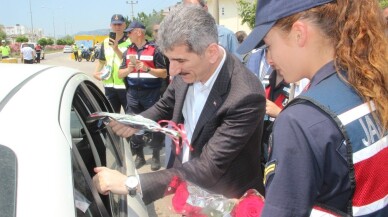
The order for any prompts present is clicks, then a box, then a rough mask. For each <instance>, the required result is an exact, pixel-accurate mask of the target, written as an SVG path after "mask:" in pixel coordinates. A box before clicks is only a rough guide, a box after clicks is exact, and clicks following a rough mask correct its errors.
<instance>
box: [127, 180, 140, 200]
mask: <svg viewBox="0 0 388 217" xmlns="http://www.w3.org/2000/svg"><path fill="white" fill-rule="evenodd" d="M138 184H139V180H138V179H137V177H136V176H134V175H132V176H128V178H127V180H125V186H126V187H127V190H128V194H129V195H130V196H131V197H134V196H135V195H136V189H137V185H138Z"/></svg>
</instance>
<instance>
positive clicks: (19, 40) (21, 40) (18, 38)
mask: <svg viewBox="0 0 388 217" xmlns="http://www.w3.org/2000/svg"><path fill="white" fill-rule="evenodd" d="M16 42H21V43H23V42H28V38H27V37H26V36H24V35H19V36H18V37H16Z"/></svg>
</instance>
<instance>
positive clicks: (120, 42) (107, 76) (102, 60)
mask: <svg viewBox="0 0 388 217" xmlns="http://www.w3.org/2000/svg"><path fill="white" fill-rule="evenodd" d="M110 27H111V30H112V31H113V32H115V33H116V38H115V39H110V38H109V37H107V38H106V39H105V40H104V42H103V43H102V45H101V50H100V54H99V56H98V59H99V61H98V63H97V66H96V69H95V72H94V74H93V76H94V78H96V79H97V80H100V81H101V80H102V81H103V84H104V89H105V96H106V97H107V98H108V100H109V102H110V103H111V105H112V107H113V110H114V111H115V112H116V113H120V111H121V109H123V111H125V108H126V106H127V98H126V92H127V91H126V87H125V84H124V80H123V79H122V78H119V76H118V71H119V68H120V64H121V61H122V57H123V52H124V51H125V50H126V49H127V47H128V46H129V45H130V44H131V41H130V40H129V39H128V38H127V36H126V34H125V33H124V30H125V28H126V25H125V19H124V17H123V15H121V14H114V15H113V16H112V18H111V23H110Z"/></svg>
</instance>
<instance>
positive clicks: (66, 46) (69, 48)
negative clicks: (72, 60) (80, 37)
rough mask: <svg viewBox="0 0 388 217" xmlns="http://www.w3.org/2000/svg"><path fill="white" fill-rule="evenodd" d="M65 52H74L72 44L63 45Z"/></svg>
mask: <svg viewBox="0 0 388 217" xmlns="http://www.w3.org/2000/svg"><path fill="white" fill-rule="evenodd" d="M63 53H73V48H72V47H71V46H70V45H65V46H64V47H63Z"/></svg>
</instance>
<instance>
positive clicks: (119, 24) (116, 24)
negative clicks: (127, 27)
mask: <svg viewBox="0 0 388 217" xmlns="http://www.w3.org/2000/svg"><path fill="white" fill-rule="evenodd" d="M113 25H114V26H122V25H123V23H114V24H113Z"/></svg>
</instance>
